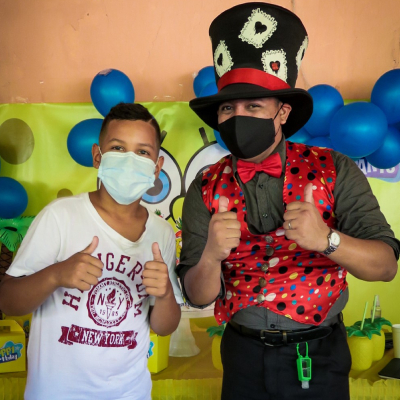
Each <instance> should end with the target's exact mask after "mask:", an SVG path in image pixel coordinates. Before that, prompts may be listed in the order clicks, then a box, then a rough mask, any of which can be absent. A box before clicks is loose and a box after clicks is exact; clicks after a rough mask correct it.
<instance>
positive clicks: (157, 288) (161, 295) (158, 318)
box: [143, 243, 181, 336]
mask: <svg viewBox="0 0 400 400" xmlns="http://www.w3.org/2000/svg"><path fill="white" fill-rule="evenodd" d="M152 251H153V261H148V262H146V264H145V266H144V271H143V285H144V286H145V287H146V292H147V293H148V294H149V295H151V296H154V297H155V304H154V306H153V307H152V309H151V313H150V327H151V329H153V331H154V332H155V333H157V334H158V335H161V336H166V335H169V334H170V333H172V332H173V331H174V330H175V329H176V328H177V327H178V324H179V321H180V318H181V309H180V306H179V304H178V303H177V302H176V299H175V295H174V290H173V287H172V284H171V281H170V278H169V273H168V266H167V265H166V264H165V262H164V260H163V258H162V255H161V251H160V248H159V246H158V243H153V245H152Z"/></svg>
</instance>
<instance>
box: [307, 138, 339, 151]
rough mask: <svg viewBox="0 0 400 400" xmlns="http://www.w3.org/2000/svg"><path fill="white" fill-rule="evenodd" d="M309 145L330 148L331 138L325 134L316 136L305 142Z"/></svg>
mask: <svg viewBox="0 0 400 400" xmlns="http://www.w3.org/2000/svg"><path fill="white" fill-rule="evenodd" d="M306 143H307V144H308V145H309V146H317V147H327V148H328V149H332V148H333V146H332V140H331V139H330V138H329V137H327V136H317V137H314V138H312V139H310V140H308V141H307V142H306Z"/></svg>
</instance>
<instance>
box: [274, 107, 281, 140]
mask: <svg viewBox="0 0 400 400" xmlns="http://www.w3.org/2000/svg"><path fill="white" fill-rule="evenodd" d="M282 107H283V103H282V105H281V106H280V107H279V110H278V111H277V112H276V114H275V117H274V119H273V120H274V121H275V119H276V117H277V116H278V114H279V111H281V110H282ZM279 129H282V125H281V124H280V125H279V128H278V130H277V131H276V132H275V137H276V135H277V134H278V132H279Z"/></svg>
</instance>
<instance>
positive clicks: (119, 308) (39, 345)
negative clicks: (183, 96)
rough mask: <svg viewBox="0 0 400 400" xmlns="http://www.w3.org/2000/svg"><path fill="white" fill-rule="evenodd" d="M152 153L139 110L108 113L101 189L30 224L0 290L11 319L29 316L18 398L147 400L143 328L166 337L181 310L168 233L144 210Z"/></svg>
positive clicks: (147, 122)
mask: <svg viewBox="0 0 400 400" xmlns="http://www.w3.org/2000/svg"><path fill="white" fill-rule="evenodd" d="M159 150H160V128H159V126H158V123H157V122H156V121H155V119H154V118H153V117H152V116H151V114H150V113H149V112H148V111H147V109H146V108H144V107H143V106H141V105H140V104H122V103H121V104H119V105H117V106H115V107H113V108H112V109H111V111H110V113H109V114H108V115H107V116H106V118H105V119H104V121H103V125H102V129H101V133H100V138H99V145H97V144H94V145H93V148H92V154H93V165H94V167H95V168H97V169H98V170H99V173H98V177H99V180H100V188H99V189H98V190H97V191H94V192H91V193H82V194H80V195H77V196H73V197H68V198H61V199H57V200H55V201H53V202H52V203H51V204H49V205H48V206H46V207H45V208H44V209H43V210H42V211H41V212H40V214H39V215H38V216H37V217H36V218H35V220H34V222H33V223H32V225H31V227H30V229H29V231H28V233H27V235H26V237H25V239H24V241H23V243H22V245H21V248H20V249H19V251H18V253H17V255H16V258H15V260H14V262H13V264H12V265H11V267H10V268H9V269H8V271H7V275H6V276H5V277H4V279H3V282H2V284H1V286H0V304H1V308H2V310H4V312H5V313H6V314H9V315H23V314H27V313H30V312H34V313H33V318H32V329H31V332H30V340H29V348H28V360H29V364H28V379H27V386H26V390H25V399H27V400H30V399H32V400H36V399H40V400H46V399H49V400H50V399H51V400H53V399H58V400H61V399H68V400H70V399H74V400H78V399H82V400H86V399H105V400H119V399H124V400H125V399H126V400H128V399H130V400H150V398H151V377H150V373H149V371H148V369H147V353H148V349H149V328H150V327H151V328H152V329H153V330H154V331H155V332H156V333H158V334H160V335H168V334H170V333H172V332H173V331H174V330H175V329H176V327H177V326H178V323H179V319H180V307H179V304H178V302H179V303H181V302H182V298H181V295H180V290H179V286H178V282H177V279H176V275H175V273H174V266H175V235H174V232H173V230H172V227H171V226H170V225H169V224H168V222H166V221H165V220H163V219H161V218H159V217H157V216H155V215H154V214H153V213H149V212H148V211H147V209H146V208H144V207H143V206H142V205H141V204H140V200H141V197H142V195H143V194H144V193H145V192H146V191H147V190H148V189H149V188H150V187H152V186H153V185H154V181H155V179H156V177H157V176H158V175H159V173H160V171H161V168H162V165H163V158H162V157H159Z"/></svg>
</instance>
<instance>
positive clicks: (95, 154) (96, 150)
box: [92, 143, 101, 169]
mask: <svg viewBox="0 0 400 400" xmlns="http://www.w3.org/2000/svg"><path fill="white" fill-rule="evenodd" d="M92 158H93V167H94V168H96V169H99V166H100V162H101V154H100V147H99V145H98V144H97V143H94V144H93V146H92Z"/></svg>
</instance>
